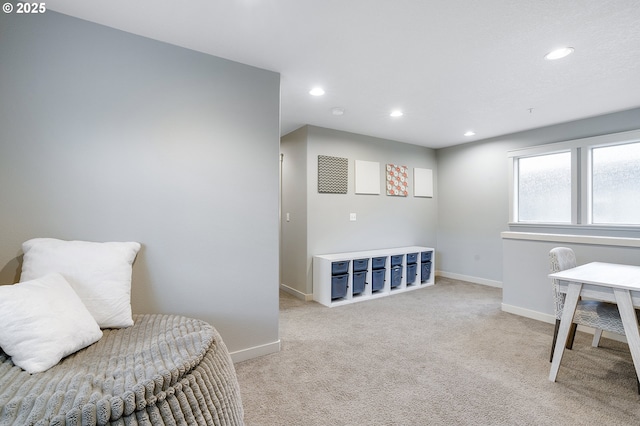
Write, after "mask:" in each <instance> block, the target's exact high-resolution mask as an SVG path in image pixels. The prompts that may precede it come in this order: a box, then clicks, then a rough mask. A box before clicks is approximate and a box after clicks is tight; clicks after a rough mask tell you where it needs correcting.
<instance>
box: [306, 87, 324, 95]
mask: <svg viewBox="0 0 640 426" xmlns="http://www.w3.org/2000/svg"><path fill="white" fill-rule="evenodd" d="M309 94H310V95H311V96H322V95H324V89H323V88H322V87H314V88H313V89H311V90H310V91H309Z"/></svg>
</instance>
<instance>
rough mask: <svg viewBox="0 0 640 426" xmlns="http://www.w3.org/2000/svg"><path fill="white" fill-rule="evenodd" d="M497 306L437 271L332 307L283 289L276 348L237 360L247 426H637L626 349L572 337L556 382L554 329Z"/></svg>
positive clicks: (639, 413) (639, 399)
mask: <svg viewBox="0 0 640 426" xmlns="http://www.w3.org/2000/svg"><path fill="white" fill-rule="evenodd" d="M549 291H551V290H549ZM501 301H502V292H501V290H500V289H496V288H491V287H486V286H482V285H476V284H470V283H466V282H462V281H456V280H449V279H443V278H440V279H438V280H437V283H436V285H435V286H432V287H425V288H423V289H419V290H416V291H412V292H407V293H402V294H397V295H393V296H390V297H385V298H381V299H376V300H371V301H367V302H361V303H355V304H351V305H347V306H341V307H336V308H327V307H324V306H322V305H319V304H317V303H314V302H307V303H304V302H302V301H299V300H297V299H295V298H293V297H291V296H289V295H287V294H284V293H282V294H281V299H280V303H281V312H280V337H281V341H282V350H281V351H280V352H279V353H276V354H272V355H267V356H264V357H261V358H257V359H253V360H249V361H245V362H242V363H239V364H236V370H237V374H238V379H239V382H240V390H241V394H242V399H243V403H244V409H245V421H246V424H247V425H249V426H268V425H305V426H312V425H638V424H640V396H639V395H638V393H637V387H636V380H635V375H634V372H633V364H632V361H631V355H630V353H629V348H628V346H627V345H626V344H623V343H619V342H616V341H613V340H610V339H602V342H601V347H599V348H592V347H591V339H590V335H588V334H585V333H580V332H579V333H578V335H577V337H576V341H575V343H574V349H573V350H571V351H566V352H565V356H564V358H563V360H562V365H561V367H560V372H559V374H558V379H557V382H555V383H552V382H550V381H549V380H548V375H549V368H550V363H549V351H550V345H551V336H552V333H553V325H551V324H547V323H543V322H539V321H535V320H531V319H527V318H523V317H520V316H517V315H513V314H508V313H505V312H502V311H501V309H500V303H501Z"/></svg>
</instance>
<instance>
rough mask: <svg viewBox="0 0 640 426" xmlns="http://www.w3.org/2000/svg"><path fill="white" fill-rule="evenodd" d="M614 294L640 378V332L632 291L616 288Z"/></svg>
mask: <svg viewBox="0 0 640 426" xmlns="http://www.w3.org/2000/svg"><path fill="white" fill-rule="evenodd" d="M613 294H614V295H615V296H616V303H617V304H618V310H619V311H620V318H622V325H623V326H624V334H625V335H626V336H627V343H629V350H630V351H631V358H633V365H634V367H635V368H636V374H637V377H638V378H640V332H639V331H638V319H637V318H636V312H635V310H634V309H633V302H632V301H631V293H630V292H629V290H624V289H621V288H614V289H613Z"/></svg>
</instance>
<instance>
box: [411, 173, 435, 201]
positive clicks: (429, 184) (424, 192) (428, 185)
mask: <svg viewBox="0 0 640 426" xmlns="http://www.w3.org/2000/svg"><path fill="white" fill-rule="evenodd" d="M413 196H414V197H433V170H431V169H419V168H417V167H416V168H414V169H413Z"/></svg>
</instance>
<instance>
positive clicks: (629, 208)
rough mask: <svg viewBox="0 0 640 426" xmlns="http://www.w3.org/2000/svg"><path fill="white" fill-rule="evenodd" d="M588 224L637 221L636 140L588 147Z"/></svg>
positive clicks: (639, 172) (639, 177) (639, 155)
mask: <svg viewBox="0 0 640 426" xmlns="http://www.w3.org/2000/svg"><path fill="white" fill-rule="evenodd" d="M591 158H592V160H591V170H592V171H591V179H592V181H591V188H592V190H591V191H592V192H591V194H592V209H593V210H592V215H593V216H592V223H598V224H600V223H608V224H640V143H639V142H636V143H630V144H624V145H613V146H604V147H597V148H593V149H592V150H591Z"/></svg>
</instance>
